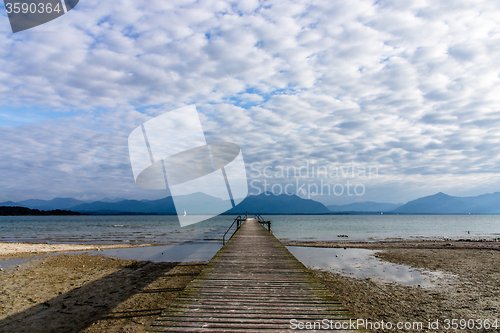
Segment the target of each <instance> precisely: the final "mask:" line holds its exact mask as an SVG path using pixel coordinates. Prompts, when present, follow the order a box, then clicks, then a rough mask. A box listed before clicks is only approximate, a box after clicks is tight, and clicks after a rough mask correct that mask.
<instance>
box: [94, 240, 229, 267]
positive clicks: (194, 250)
mask: <svg viewBox="0 0 500 333" xmlns="http://www.w3.org/2000/svg"><path fill="white" fill-rule="evenodd" d="M221 247H222V244H219V243H182V244H176V245H162V246H144V247H129V248H124V249H109V250H104V251H99V252H97V253H98V254H102V255H105V256H111V257H115V258H119V259H132V260H149V261H154V262H188V261H210V259H212V257H213V256H214V255H215V254H216V253H217V251H219V250H220V248H221ZM89 253H96V251H89Z"/></svg>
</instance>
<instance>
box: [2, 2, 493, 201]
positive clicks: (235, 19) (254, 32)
mask: <svg viewBox="0 0 500 333" xmlns="http://www.w3.org/2000/svg"><path fill="white" fill-rule="evenodd" d="M0 12H1V13H2V15H1V16H0V147H1V157H0V201H7V200H13V201H20V200H25V199H31V198H38V199H52V198H54V197H73V198H78V199H82V200H98V199H100V198H103V197H111V198H115V197H119V198H130V199H156V198H162V197H164V196H165V191H164V190H147V189H142V188H140V187H138V186H137V185H136V184H135V182H134V176H133V173H132V169H131V165H130V159H129V152H128V147H127V138H128V136H129V134H130V133H131V132H132V130H134V129H135V128H136V127H138V126H140V125H141V124H142V123H144V122H145V121H147V120H149V119H151V118H153V117H157V116H159V115H161V114H163V113H165V112H167V111H171V110H174V109H177V108H180V107H183V106H187V105H196V107H197V110H198V112H199V115H200V120H201V123H202V126H203V130H204V131H205V135H206V139H207V141H208V142H214V141H226V142H232V143H236V144H238V145H239V146H240V147H241V152H242V154H243V158H244V161H245V165H246V171H247V177H248V184H249V190H250V193H251V194H252V193H253V194H256V193H255V192H258V189H261V190H262V189H263V188H264V186H266V184H269V187H268V188H267V189H268V190H271V185H274V188H272V190H273V191H275V193H276V192H278V193H279V192H280V190H281V191H284V188H285V186H286V185H290V186H289V187H288V188H287V189H288V190H289V192H290V191H295V192H299V194H301V195H302V196H303V197H310V198H311V199H314V200H318V201H321V202H324V203H327V204H346V203H351V202H360V201H377V202H392V203H404V202H407V201H409V200H413V199H416V198H418V197H421V196H425V195H431V194H435V193H437V192H445V193H447V194H450V195H457V196H472V195H479V194H483V193H491V192H495V191H500V164H499V162H500V131H499V126H500V112H499V110H500V90H499V88H500V78H499V74H500V25H499V23H500V19H499V18H500V3H499V2H498V1H495V0H491V1H489V0H484V1H478V0H457V1H453V3H450V2H449V1H439V0H436V1H424V0H406V1H364V0H345V1H344V0H334V1H332V0H325V1H314V0H313V1H290V0H288V1H256V0H251V1H160V0H148V1H141V0H136V1H130V0H116V1H97V0H81V1H80V2H79V4H78V5H77V6H76V7H75V8H74V9H73V10H72V11H70V12H68V13H67V14H65V15H63V16H61V17H59V18H57V19H55V20H53V21H51V22H48V23H46V24H43V25H40V26H38V27H35V28H32V29H29V30H26V31H24V32H19V33H15V34H13V33H11V28H10V25H9V21H8V18H7V15H6V12H5V7H2V8H0ZM294 168H295V170H299V169H300V168H302V169H301V170H302V171H303V173H302V174H301V175H298V176H297V175H296V174H295V176H297V177H294V175H293V174H290V171H292V170H294ZM317 168H320V170H321V172H320V173H318V172H316V171H315V170H318V169H317ZM280 170H288V171H289V173H288V175H287V174H286V173H283V172H281V173H280ZM306 170H307V172H306ZM264 171H265V172H266V173H265V174H264ZM353 171H354V173H353ZM368 171H371V172H368ZM292 173H293V171H292ZM322 182H323V183H322ZM304 184H306V187H303V186H304ZM312 184H314V185H312ZM324 184H329V185H330V186H331V189H332V193H330V194H328V193H326V189H327V188H326V187H325V185H324ZM307 185H312V186H310V187H309V188H307ZM301 186H302V187H301ZM314 186H317V188H314ZM321 186H323V187H322V188H323V189H324V192H323V193H322V194H323V195H320V194H321V190H320V188H321ZM355 186H357V187H355ZM301 188H302V189H306V190H307V191H306V192H301V191H298V190H300V189H301ZM333 189H335V193H333ZM341 190H342V193H341ZM289 192H287V193H289Z"/></svg>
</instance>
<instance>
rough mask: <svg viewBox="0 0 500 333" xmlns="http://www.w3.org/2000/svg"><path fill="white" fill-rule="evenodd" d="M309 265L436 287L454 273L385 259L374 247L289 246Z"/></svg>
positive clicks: (341, 272)
mask: <svg viewBox="0 0 500 333" xmlns="http://www.w3.org/2000/svg"><path fill="white" fill-rule="evenodd" d="M287 248H288V250H289V251H290V252H291V253H292V254H293V255H294V256H295V257H296V258H297V259H298V260H300V261H301V262H302V263H303V264H304V265H305V266H307V267H311V268H316V269H322V270H327V271H330V272H334V273H339V274H342V275H344V276H351V277H355V278H361V279H366V278H370V279H373V280H376V281H381V282H386V283H399V284H402V285H410V286H416V285H420V286H421V287H433V286H435V285H436V284H437V282H439V281H440V280H443V279H450V278H452V277H453V276H452V275H450V274H445V273H443V272H438V271H424V270H420V269H415V268H411V267H408V266H404V265H398V264H393V263H389V262H386V261H382V260H380V259H378V258H376V257H375V255H376V252H377V251H374V250H366V249H338V248H318V247H300V246H287Z"/></svg>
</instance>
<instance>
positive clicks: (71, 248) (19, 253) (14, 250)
mask: <svg viewBox="0 0 500 333" xmlns="http://www.w3.org/2000/svg"><path fill="white" fill-rule="evenodd" d="M157 245H163V244H86V245H85V244H68V243H65V244H59V243H9V242H0V260H9V259H17V258H29V257H35V256H40V255H45V254H51V253H57V252H78V251H99V250H107V249H123V248H130V247H146V246H157Z"/></svg>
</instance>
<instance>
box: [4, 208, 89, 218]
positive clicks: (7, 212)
mask: <svg viewBox="0 0 500 333" xmlns="http://www.w3.org/2000/svg"><path fill="white" fill-rule="evenodd" d="M40 215H81V214H80V213H77V212H72V211H69V210H59V209H56V210H50V211H44V210H38V209H29V208H26V207H11V206H0V216H40Z"/></svg>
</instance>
